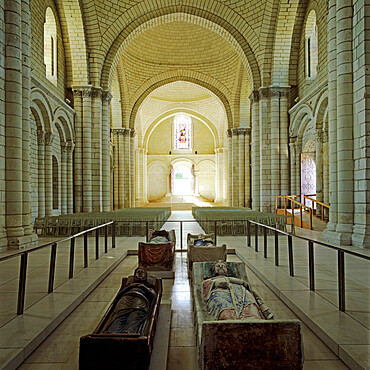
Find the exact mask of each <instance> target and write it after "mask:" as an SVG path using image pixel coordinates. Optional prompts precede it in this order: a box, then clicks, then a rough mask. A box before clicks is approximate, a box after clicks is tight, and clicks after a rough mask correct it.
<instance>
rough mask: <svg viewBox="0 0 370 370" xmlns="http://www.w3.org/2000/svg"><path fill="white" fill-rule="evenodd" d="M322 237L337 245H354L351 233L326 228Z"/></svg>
mask: <svg viewBox="0 0 370 370" xmlns="http://www.w3.org/2000/svg"><path fill="white" fill-rule="evenodd" d="M322 239H323V241H324V242H327V243H331V244H335V245H352V241H351V234H349V233H343V232H337V231H331V230H328V229H326V230H324V231H323V232H322Z"/></svg>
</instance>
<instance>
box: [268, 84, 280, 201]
mask: <svg viewBox="0 0 370 370" xmlns="http://www.w3.org/2000/svg"><path fill="white" fill-rule="evenodd" d="M270 93H271V103H270V104H271V114H270V118H271V125H270V157H271V162H270V163H271V167H270V168H271V172H270V173H271V193H270V194H271V205H274V204H275V196H276V195H280V104H279V100H280V91H279V90H278V89H276V88H271V90H270ZM278 204H279V202H278Z"/></svg>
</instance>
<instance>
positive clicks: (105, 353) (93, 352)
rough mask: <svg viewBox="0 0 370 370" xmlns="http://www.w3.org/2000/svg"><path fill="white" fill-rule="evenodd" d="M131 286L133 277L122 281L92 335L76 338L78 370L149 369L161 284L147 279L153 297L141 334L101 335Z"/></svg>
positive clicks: (155, 279) (151, 278) (154, 279)
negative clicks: (122, 295)
mask: <svg viewBox="0 0 370 370" xmlns="http://www.w3.org/2000/svg"><path fill="white" fill-rule="evenodd" d="M133 282H134V280H133V277H132V276H130V277H129V278H124V279H122V286H121V289H120V290H119V292H118V294H117V295H116V297H115V299H114V300H113V302H112V304H111V305H110V307H109V308H108V310H107V312H106V313H105V315H104V316H103V318H102V319H101V321H100V323H99V325H98V326H97V328H96V329H95V330H94V332H93V333H92V334H89V335H86V336H84V337H81V338H80V355H79V368H80V369H81V370H82V369H86V370H87V369H137V370H146V369H148V368H149V365H150V357H151V353H152V349H153V340H154V334H155V330H156V324H157V319H158V313H159V306H160V302H161V297H162V280H161V279H157V278H154V277H148V279H147V282H148V286H150V287H152V288H153V289H154V291H155V293H156V295H155V298H154V299H153V302H152V304H151V306H150V311H149V316H148V322H147V325H146V330H145V333H144V334H139V333H120V334H107V333H105V331H106V329H107V327H108V325H109V323H110V321H111V317H112V315H113V314H114V311H115V308H116V305H117V303H118V302H119V300H120V298H121V294H122V292H123V291H124V289H125V288H126V287H128V286H129V285H130V284H132V283H133Z"/></svg>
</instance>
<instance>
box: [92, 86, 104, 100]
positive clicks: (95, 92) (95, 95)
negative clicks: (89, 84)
mask: <svg viewBox="0 0 370 370" xmlns="http://www.w3.org/2000/svg"><path fill="white" fill-rule="evenodd" d="M91 98H92V99H101V100H103V89H102V88H101V87H93V88H91Z"/></svg>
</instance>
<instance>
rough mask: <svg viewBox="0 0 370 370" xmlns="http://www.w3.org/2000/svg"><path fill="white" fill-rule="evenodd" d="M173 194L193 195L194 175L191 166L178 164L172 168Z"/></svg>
mask: <svg viewBox="0 0 370 370" xmlns="http://www.w3.org/2000/svg"><path fill="white" fill-rule="evenodd" d="M172 182H173V188H172V189H173V191H172V194H173V195H194V175H193V171H192V170H191V168H189V167H188V166H186V165H183V164H182V165H179V166H177V167H176V168H174V170H173V179H172Z"/></svg>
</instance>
